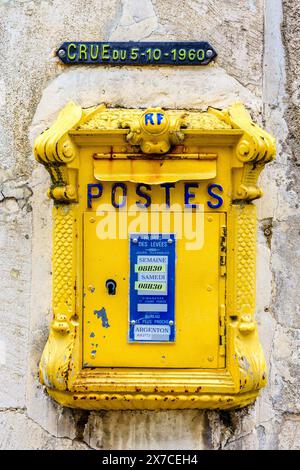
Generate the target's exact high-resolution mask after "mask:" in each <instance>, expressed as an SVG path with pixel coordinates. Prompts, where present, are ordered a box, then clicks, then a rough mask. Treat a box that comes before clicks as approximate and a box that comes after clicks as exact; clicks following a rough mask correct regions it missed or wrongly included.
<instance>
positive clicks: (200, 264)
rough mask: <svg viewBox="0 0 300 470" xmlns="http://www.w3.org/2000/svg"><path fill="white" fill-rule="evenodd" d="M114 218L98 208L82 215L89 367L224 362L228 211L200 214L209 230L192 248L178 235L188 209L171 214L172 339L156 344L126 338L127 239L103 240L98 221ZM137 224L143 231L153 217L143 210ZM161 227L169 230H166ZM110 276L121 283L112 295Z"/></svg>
mask: <svg viewBox="0 0 300 470" xmlns="http://www.w3.org/2000/svg"><path fill="white" fill-rule="evenodd" d="M111 215H113V213H111ZM159 215H160V217H161V218H162V214H159ZM109 216H110V214H109V213H107V214H102V216H101V217H100V216H97V213H96V212H86V213H85V214H84V216H83V217H84V223H83V227H84V229H83V230H84V236H83V238H84V248H83V263H84V287H83V289H84V295H83V299H84V325H83V335H84V348H83V365H84V367H107V366H111V367H151V368H156V367H168V368H216V367H224V365H225V364H224V358H223V357H221V356H220V355H219V348H220V337H219V333H220V331H219V324H220V322H219V313H220V305H223V304H224V286H223V283H222V282H220V279H221V277H220V234H221V229H222V227H224V225H225V214H223V213H203V214H201V224H202V225H203V229H204V231H203V240H202V241H201V247H200V248H198V249H189V243H190V241H189V240H188V239H186V238H184V237H183V238H182V237H176V233H175V227H174V225H176V218H177V220H178V218H179V217H180V218H181V220H182V218H183V214H182V213H181V214H176V213H175V214H172V217H171V233H175V239H176V246H175V320H174V323H175V325H174V326H175V339H174V341H172V342H155V343H138V342H134V343H133V342H130V341H129V340H130V338H129V328H130V322H129V302H130V284H129V282H130V279H129V273H130V241H129V240H128V238H123V239H106V240H103V239H101V238H99V231H100V229H101V224H103V220H104V218H105V217H109ZM128 216H129V217H130V214H128ZM193 216H194V218H195V217H196V216H195V214H192V217H193ZM121 217H122V216H121ZM139 221H140V224H141V225H140V226H141V227H142V228H143V227H146V226H148V222H149V225H150V214H149V213H147V212H141V213H140V214H139ZM195 223H196V220H194V224H195ZM160 232H161V233H167V232H166V231H164V229H163V227H161V228H160ZM142 233H143V234H144V233H145V232H144V230H142ZM108 280H113V281H114V282H115V283H116V292H115V294H114V295H110V294H109V292H108V289H107V286H106V284H107V281H108Z"/></svg>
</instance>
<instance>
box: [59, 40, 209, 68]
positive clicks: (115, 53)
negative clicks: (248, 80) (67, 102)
mask: <svg viewBox="0 0 300 470" xmlns="http://www.w3.org/2000/svg"><path fill="white" fill-rule="evenodd" d="M57 55H58V57H59V58H60V59H61V61H62V62H63V63H64V64H101V65H151V64H152V65H207V64H208V63H209V62H210V61H211V60H212V59H214V58H215V57H216V56H217V53H216V51H215V50H214V49H213V47H212V46H211V45H210V44H209V43H208V42H188V41H184V42H131V41H130V42H64V43H63V44H62V45H61V46H60V48H59V49H58V51H57Z"/></svg>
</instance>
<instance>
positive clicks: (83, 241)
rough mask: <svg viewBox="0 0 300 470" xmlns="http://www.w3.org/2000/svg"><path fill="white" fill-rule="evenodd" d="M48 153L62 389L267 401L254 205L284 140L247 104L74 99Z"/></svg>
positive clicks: (54, 355)
mask: <svg viewBox="0 0 300 470" xmlns="http://www.w3.org/2000/svg"><path fill="white" fill-rule="evenodd" d="M34 150H35V156H36V158H37V160H38V161H39V162H40V163H42V164H43V165H44V166H45V168H46V169H47V170H48V171H49V173H50V175H51V186H50V188H49V191H48V196H49V197H51V198H52V199H53V201H54V205H53V269H52V271H53V306H52V308H53V320H52V323H51V326H50V333H49V338H48V341H47V343H46V345H45V349H44V352H43V355H42V358H41V362H40V380H41V382H42V383H43V384H44V385H45V386H46V388H47V391H48V393H49V394H50V395H51V396H52V397H53V398H54V399H55V400H56V401H58V402H59V403H61V404H63V405H65V406H69V407H75V408H76V407H78V408H85V409H137V408H138V409H160V408H167V409H170V408H174V409H176V408H181V409H183V408H223V409H224V408H234V407H242V406H245V405H247V404H249V403H251V402H253V401H254V400H255V398H256V397H257V395H258V393H259V389H260V388H261V387H263V386H264V385H265V383H266V365H265V360H264V356H263V352H262V348H261V345H260V342H259V338H258V332H257V325H256V321H255V316H254V314H255V282H256V274H255V261H256V206H255V204H254V203H253V200H255V199H257V198H259V197H261V196H262V191H261V189H260V188H259V187H258V185H257V180H258V177H259V175H260V173H261V171H262V169H263V168H264V165H265V164H266V163H267V162H268V161H271V160H272V159H273V158H274V155H275V142H274V139H273V137H272V136H270V135H269V134H267V133H266V132H265V131H263V130H262V129H260V128H259V127H258V126H256V125H255V124H254V123H253V122H252V120H251V118H250V115H249V114H248V112H247V111H246V110H245V108H244V106H243V105H241V104H235V105H232V106H231V107H230V108H228V109H226V110H217V109H213V108H209V109H208V110H207V111H206V112H200V111H190V112H187V111H180V110H167V111H165V110H163V109H161V108H149V109H147V110H141V109H122V108H117V109H114V108H108V107H106V106H104V105H100V106H97V107H93V108H89V109H82V108H81V107H80V106H78V105H76V104H75V103H73V102H71V103H69V104H67V105H66V106H65V108H64V109H63V110H62V111H61V113H60V114H59V116H58V118H57V120H56V122H55V123H54V124H53V126H51V127H50V128H49V129H47V130H46V131H45V132H44V133H43V134H41V135H40V136H39V137H38V138H37V139H36V142H35V148H34Z"/></svg>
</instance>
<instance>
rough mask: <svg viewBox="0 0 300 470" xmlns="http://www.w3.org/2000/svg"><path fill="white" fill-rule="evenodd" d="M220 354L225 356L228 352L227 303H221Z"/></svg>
mask: <svg viewBox="0 0 300 470" xmlns="http://www.w3.org/2000/svg"><path fill="white" fill-rule="evenodd" d="M219 324H220V328H219V355H220V356H225V353H226V341H225V340H226V325H225V305H224V304H221V305H220V308H219Z"/></svg>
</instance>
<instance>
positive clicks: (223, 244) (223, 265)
mask: <svg viewBox="0 0 300 470" xmlns="http://www.w3.org/2000/svg"><path fill="white" fill-rule="evenodd" d="M226 253H227V228H226V227H225V226H224V225H222V226H221V235H220V275H221V276H225V275H226Z"/></svg>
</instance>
